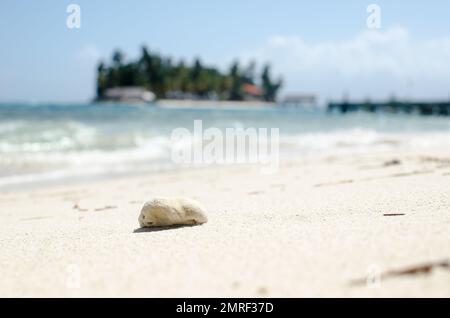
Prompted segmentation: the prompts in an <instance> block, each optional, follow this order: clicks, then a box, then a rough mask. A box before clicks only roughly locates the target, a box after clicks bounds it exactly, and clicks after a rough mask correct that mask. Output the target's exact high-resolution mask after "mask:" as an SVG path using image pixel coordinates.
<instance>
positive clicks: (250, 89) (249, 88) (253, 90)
mask: <svg viewBox="0 0 450 318" xmlns="http://www.w3.org/2000/svg"><path fill="white" fill-rule="evenodd" d="M242 89H243V91H244V93H247V94H249V95H253V96H261V95H262V90H261V88H259V87H258V86H256V85H253V84H248V83H247V84H244V85H242Z"/></svg>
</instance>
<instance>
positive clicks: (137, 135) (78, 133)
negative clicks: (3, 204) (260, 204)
mask: <svg viewBox="0 0 450 318" xmlns="http://www.w3.org/2000/svg"><path fill="white" fill-rule="evenodd" d="M228 105H229V104H228ZM169 106H170V105H169ZM195 120H202V124H203V128H204V129H207V128H208V127H215V128H219V129H221V130H223V131H225V129H226V128H244V129H247V128H255V129H257V128H268V129H271V128H278V129H279V157H280V160H285V159H292V158H302V157H305V158H306V157H311V158H314V157H315V156H316V157H317V156H328V155H336V156H337V155H342V156H350V155H352V154H357V153H365V152H369V151H370V152H383V151H391V150H421V151H422V150H423V151H424V153H426V150H427V149H431V148H435V147H450V118H449V117H438V116H420V115H415V114H389V113H367V112H354V113H348V114H345V115H342V114H336V113H328V112H327V111H326V110H325V109H323V108H298V107H297V108H283V107H257V106H243V105H242V104H238V103H237V104H236V105H231V106H228V107H217V106H215V105H211V107H205V106H204V103H202V107H195V105H194V106H193V107H189V108H187V107H176V105H173V107H158V106H155V105H145V106H142V105H140V106H137V105H125V104H73V105H68V104H17V103H15V104H0V189H9V188H20V187H24V186H27V185H31V184H34V185H36V184H42V183H46V182H71V181H77V180H85V179H87V180H90V179H93V178H115V177H120V176H123V175H131V174H133V175H141V174H145V173H156V172H165V171H172V170H175V169H186V168H189V165H183V166H180V165H179V164H176V163H174V162H173V160H172V157H171V156H172V151H173V140H172V139H171V136H172V133H173V131H174V129H176V128H186V129H188V130H193V129H194V121H195ZM193 138H194V137H193Z"/></svg>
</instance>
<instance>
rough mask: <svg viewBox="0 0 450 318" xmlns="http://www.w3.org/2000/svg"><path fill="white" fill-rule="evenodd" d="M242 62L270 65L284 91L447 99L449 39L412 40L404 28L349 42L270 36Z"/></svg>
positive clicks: (325, 95)
mask: <svg viewBox="0 0 450 318" xmlns="http://www.w3.org/2000/svg"><path fill="white" fill-rule="evenodd" d="M241 58H242V59H243V60H244V61H248V60H250V59H255V60H256V61H258V62H260V63H262V62H265V61H268V62H270V63H271V64H272V66H273V70H274V72H275V73H279V74H282V75H283V77H284V79H285V83H286V85H285V88H284V92H285V93H289V92H313V93H317V94H318V95H319V96H321V97H323V98H340V97H342V95H343V93H344V92H348V93H349V94H350V97H355V98H366V97H370V98H372V99H383V98H387V97H389V96H391V95H392V94H395V95H396V96H397V97H398V98H448V97H449V96H450V95H449V94H450V38H440V39H433V40H422V41H413V39H412V38H411V36H410V34H409V32H408V31H407V30H406V29H405V28H402V27H395V28H390V29H387V30H386V31H380V30H367V31H364V32H362V33H360V34H358V35H357V36H355V37H354V38H352V39H349V40H345V41H329V42H320V43H308V42H306V41H304V40H303V39H302V38H301V37H298V36H274V37H272V38H270V39H269V40H268V41H267V42H266V43H265V44H264V45H262V46H261V47H258V48H253V49H248V50H245V51H243V52H242V54H241Z"/></svg>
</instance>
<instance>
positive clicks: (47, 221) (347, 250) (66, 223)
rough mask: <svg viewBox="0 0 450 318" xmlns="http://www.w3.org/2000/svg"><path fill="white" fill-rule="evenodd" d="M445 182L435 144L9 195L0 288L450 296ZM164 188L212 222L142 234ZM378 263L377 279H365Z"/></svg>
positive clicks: (445, 164) (27, 292) (448, 156)
mask: <svg viewBox="0 0 450 318" xmlns="http://www.w3.org/2000/svg"><path fill="white" fill-rule="evenodd" d="M449 180H450V152H449V151H446V150H442V149H435V150H433V151H423V152H420V151H417V152H408V153H399V152H386V153H377V154H373V153H372V154H371V153H369V154H364V155H353V156H329V157H325V158H320V159H317V160H302V159H297V160H290V161H281V162H280V169H279V171H278V173H276V174H274V175H261V174H260V173H259V167H258V166H227V167H222V166H221V167H208V168H206V169H188V170H183V171H176V172H175V171H172V172H167V173H163V174H146V175H143V176H137V177H124V178H120V179H115V180H96V181H89V182H84V183H77V184H70V185H63V186H55V187H42V188H38V189H34V190H27V191H21V192H11V193H7V194H0V209H1V210H2V211H3V212H2V214H1V215H0V220H1V222H0V224H1V226H2V231H1V234H0V248H2V250H3V251H4V253H2V255H1V256H0V263H1V264H2V278H1V285H0V295H1V296H3V297H13V296H19V297H33V296H41V297H52V296H54V297H66V296H68V297H95V296H100V297H121V296H122V297H206V296H209V297H266V296H267V297H402V296H404V297H449V296H450V287H449V286H450V284H449V282H450V271H449V270H447V269H445V268H442V267H439V266H438V265H436V264H439V262H441V261H445V260H448V259H449V258H450V254H449V253H448V244H449V242H450V241H449V239H450V237H449V234H448V225H449V224H450V215H449V214H448V207H449V206H450V197H449V195H448V193H450V182H449ZM155 196H185V197H190V198H193V199H195V200H198V201H199V202H201V203H202V204H203V205H204V206H205V207H206V211H207V216H208V218H209V222H208V223H206V224H204V225H201V226H194V227H185V228H178V229H165V230H164V229H162V230H144V231H142V230H138V222H137V217H138V215H139V212H140V209H141V207H142V205H143V203H144V202H145V201H147V200H150V199H151V198H152V197H155ZM391 215H392V216H391ZM423 264H431V265H430V266H431V267H430V270H429V272H425V273H420V272H419V273H417V274H403V275H402V274H398V273H401V272H402V271H405V270H406V269H410V268H413V269H414V268H420V266H424V265H423ZM370 270H375V272H379V274H380V277H381V283H380V286H378V287H374V286H368V285H366V284H364V282H365V279H366V278H367V275H368V271H370ZM386 273H390V274H389V275H387V274H386ZM392 273H394V274H392ZM395 273H397V274H395ZM74 275H75V276H74ZM361 282H362V283H361Z"/></svg>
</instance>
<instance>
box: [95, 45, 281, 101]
mask: <svg viewBox="0 0 450 318" xmlns="http://www.w3.org/2000/svg"><path fill="white" fill-rule="evenodd" d="M282 83H283V82H282V79H281V78H279V79H277V80H274V79H273V78H272V75H271V68H270V65H269V64H265V65H264V66H263V67H262V69H260V70H259V72H258V69H257V66H256V63H255V62H250V63H249V65H247V66H246V67H242V66H241V65H240V64H239V62H238V61H234V62H233V63H232V64H231V66H230V69H229V70H228V71H227V72H223V71H221V70H219V69H218V68H215V67H210V66H206V65H203V64H202V62H201V61H200V59H198V58H197V59H195V61H194V62H193V64H192V65H189V64H186V63H185V62H184V61H183V60H180V61H178V62H174V61H173V60H172V59H171V58H170V57H165V56H161V55H160V54H158V53H155V52H151V51H150V50H148V49H147V48H146V47H143V48H142V53H141V56H140V57H139V58H138V59H137V60H134V61H126V60H125V56H124V54H123V53H122V52H121V51H120V50H116V51H115V52H114V53H113V55H112V60H111V62H110V63H105V62H103V61H102V62H100V63H99V65H98V68H97V96H96V99H95V101H99V102H102V101H113V102H150V101H153V100H155V99H158V100H160V99H172V100H196V101H200V100H206V101H246V102H248V101H252V102H253V101H255V102H274V101H275V100H276V98H277V94H278V92H279V90H280V88H281V86H282Z"/></svg>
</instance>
